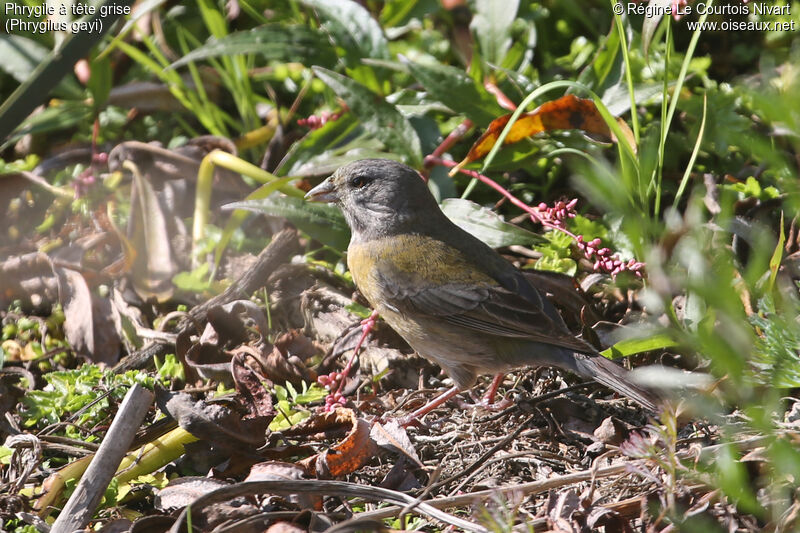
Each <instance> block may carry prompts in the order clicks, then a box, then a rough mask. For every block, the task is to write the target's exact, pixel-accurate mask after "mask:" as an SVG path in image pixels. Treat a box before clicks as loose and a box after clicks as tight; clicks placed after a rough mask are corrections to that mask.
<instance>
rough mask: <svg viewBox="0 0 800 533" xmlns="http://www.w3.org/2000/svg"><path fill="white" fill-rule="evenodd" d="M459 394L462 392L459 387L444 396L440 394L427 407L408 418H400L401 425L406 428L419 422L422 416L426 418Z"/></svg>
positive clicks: (407, 416)
mask: <svg viewBox="0 0 800 533" xmlns="http://www.w3.org/2000/svg"><path fill="white" fill-rule="evenodd" d="M459 392H461V389H459V388H458V387H453V388H452V389H450V390H448V391H447V392H443V393H442V394H440V395H439V396H437V397H436V398H434V399H433V400H431V401H429V402H428V403H426V404H425V405H423V406H422V407H420V408H419V409H417V410H416V411H414V412H413V413H410V414H407V415H406V416H404V417H402V418H400V419H399V420H398V421H399V422H400V425H401V426H403V427H405V426H408V425H409V424H411V423H412V422H416V421H418V419H419V418H420V417H421V416H424V415H426V414H428V413H430V412H431V411H433V410H434V409H436V408H437V407H439V406H440V405H442V404H443V403H444V402H446V401H447V400H449V399H450V398H452V397H453V396H455V395H456V394H458V393H459Z"/></svg>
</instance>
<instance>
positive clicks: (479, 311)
mask: <svg viewBox="0 0 800 533" xmlns="http://www.w3.org/2000/svg"><path fill="white" fill-rule="evenodd" d="M520 279H521V282H519V286H518V287H517V289H518V290H519V291H520V292H521V293H522V294H525V293H526V292H527V293H528V295H530V296H531V297H529V298H523V297H522V296H520V295H518V294H517V293H516V292H512V291H510V290H509V289H507V288H506V287H504V286H501V285H500V284H497V285H478V284H470V285H467V284H464V283H449V284H445V285H439V286H436V287H431V286H428V287H422V288H420V287H416V288H415V289H414V290H413V291H410V290H408V289H407V288H404V287H400V286H398V285H397V284H393V283H391V282H390V281H389V280H388V279H387V278H383V279H382V283H383V286H384V287H385V288H386V289H387V290H388V292H389V293H390V295H391V305H392V306H393V307H395V308H396V309H397V310H398V311H400V312H401V313H403V314H423V315H428V316H430V317H436V318H438V319H440V320H442V321H444V322H447V323H450V324H453V325H456V326H460V327H463V328H467V329H470V330H474V331H477V332H481V333H485V334H489V335H496V336H499V337H509V338H519V339H530V340H533V341H537V342H542V343H546V344H552V345H556V346H561V347H564V348H569V349H572V350H576V351H579V352H585V353H593V352H594V351H595V350H594V349H593V348H592V347H591V346H589V345H588V344H586V343H585V342H583V341H581V340H580V339H576V338H575V337H574V336H572V334H571V333H570V332H569V331H568V330H567V328H566V326H565V325H564V322H563V321H562V320H561V317H560V316H559V315H558V313H557V312H556V310H555V309H554V308H553V307H552V305H551V304H550V303H549V302H547V301H546V300H544V299H543V298H542V297H541V296H540V295H539V293H538V291H536V289H535V288H534V287H532V286H531V285H530V284H529V283H528V282H527V280H525V279H524V278H522V277H521V276H520ZM515 281H517V280H515Z"/></svg>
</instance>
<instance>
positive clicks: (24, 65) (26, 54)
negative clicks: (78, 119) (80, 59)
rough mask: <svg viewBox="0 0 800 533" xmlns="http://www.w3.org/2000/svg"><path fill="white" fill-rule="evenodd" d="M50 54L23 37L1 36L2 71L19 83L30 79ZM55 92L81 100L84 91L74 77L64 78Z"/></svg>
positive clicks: (34, 42) (31, 40)
mask: <svg viewBox="0 0 800 533" xmlns="http://www.w3.org/2000/svg"><path fill="white" fill-rule="evenodd" d="M49 53H50V50H48V49H47V47H46V46H44V45H43V44H40V43H38V42H36V41H34V40H33V39H29V38H27V37H23V36H21V35H0V57H2V58H3V60H2V61H0V69H2V70H3V71H4V72H6V74H9V75H10V76H11V77H13V78H14V79H15V80H17V81H18V82H20V83H22V82H24V81H25V80H27V79H28V77H29V76H30V75H31V74H32V73H33V71H34V69H35V68H36V67H37V66H39V64H40V63H42V62H43V61H44V60H45V59H46V58H47V55H48V54H49ZM54 91H56V92H57V93H58V94H61V95H62V96H68V97H71V98H80V96H81V94H82V93H83V89H81V86H80V85H79V84H78V82H77V81H76V80H75V78H74V77H73V76H64V77H63V78H62V79H61V81H59V82H58V85H57V86H56V87H55V89H54Z"/></svg>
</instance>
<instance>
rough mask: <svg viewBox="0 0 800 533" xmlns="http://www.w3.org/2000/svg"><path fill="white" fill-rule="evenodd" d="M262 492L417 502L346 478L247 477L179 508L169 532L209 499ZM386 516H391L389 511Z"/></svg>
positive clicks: (438, 515) (457, 522)
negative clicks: (258, 479) (274, 478)
mask: <svg viewBox="0 0 800 533" xmlns="http://www.w3.org/2000/svg"><path fill="white" fill-rule="evenodd" d="M261 493H276V494H294V493H304V494H335V495H337V496H351V497H359V498H364V499H367V500H384V501H388V502H391V503H394V504H397V505H406V504H409V503H415V502H416V499H415V498H413V497H411V496H409V495H408V494H403V493H402V492H397V491H394V490H389V489H384V488H381V487H369V486H364V485H358V484H356V483H348V482H346V481H329V480H301V481H285V480H279V481H275V480H271V481H249V482H245V483H237V484H236V485H231V486H229V487H223V488H221V489H217V490H215V491H212V492H209V493H207V494H204V495H203V496H200V497H199V498H197V499H196V500H195V501H194V502H192V503H191V504H190V505H188V506H187V507H186V508H185V509H184V510H183V511H182V512H181V514H180V516H178V519H177V520H175V523H174V524H173V525H172V527H171V528H170V530H169V531H170V533H179V532H180V531H181V530H182V527H183V524H184V522H185V521H186V515H187V514H188V513H189V512H192V513H197V511H198V509H203V508H205V507H206V506H208V505H211V504H212V503H218V502H223V501H227V500H230V499H232V498H236V497H239V496H252V495H253V494H261ZM393 509H395V512H396V510H397V507H393ZM415 510H416V512H417V513H419V514H423V515H426V516H429V517H431V518H435V519H436V520H439V521H441V522H444V523H445V524H451V525H453V526H455V527H457V528H459V529H463V530H465V531H474V532H476V533H488V530H487V529H486V528H484V527H483V526H481V525H478V524H474V523H472V522H469V521H467V520H464V519H463V518H459V517H457V516H453V515H451V514H449V513H445V512H444V511H441V510H440V508H438V507H433V506H431V505H429V504H428V503H427V502H420V503H419V504H418V505H417V507H416V509H415ZM359 516H361V515H359ZM389 516H391V514H390V515H389Z"/></svg>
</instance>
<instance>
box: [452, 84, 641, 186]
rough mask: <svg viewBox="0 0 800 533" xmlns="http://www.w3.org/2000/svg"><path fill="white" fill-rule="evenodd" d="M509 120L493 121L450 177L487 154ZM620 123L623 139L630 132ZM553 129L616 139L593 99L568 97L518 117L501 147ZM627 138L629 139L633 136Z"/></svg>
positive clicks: (505, 118)
mask: <svg viewBox="0 0 800 533" xmlns="http://www.w3.org/2000/svg"><path fill="white" fill-rule="evenodd" d="M510 119H511V115H510V114H508V115H504V116H502V117H500V118H497V119H495V120H493V121H492V123H491V124H489V127H488V128H487V129H486V132H485V133H484V134H483V135H482V136H481V138H480V139H478V140H477V142H476V143H475V144H473V145H472V148H470V150H469V153H468V154H467V157H465V158H464V160H463V161H461V162H460V163H459V164H458V165H456V166H455V167H453V169H452V170H451V171H450V175H453V174H455V173H456V172H457V171H458V170H459V169H461V168H462V167H464V166H465V165H467V164H469V163H471V162H473V161H475V160H477V159H480V158H481V157H483V156H485V155H486V154H488V153H489V152H490V151H491V149H492V147H493V146H494V145H495V143H496V142H497V139H498V138H499V137H500V134H501V133H502V132H503V129H504V128H505V127H506V124H508V121H509V120H510ZM619 122H620V126H621V127H622V130H623V132H626V137H628V133H627V131H630V130H629V129H628V127H627V124H625V123H624V122H623V121H619ZM553 130H582V131H584V132H586V133H591V134H594V135H601V136H604V137H606V138H608V139H612V140H615V139H614V135H613V134H612V133H611V131H610V130H609V128H608V125H607V124H606V122H605V120H603V117H602V115H600V112H599V111H598V110H597V106H595V104H594V101H593V100H590V99H586V98H578V97H577V96H575V95H572V94H568V95H566V96H562V97H561V98H559V99H558V100H551V101H549V102H545V103H543V104H542V105H540V106H539V107H537V108H536V109H535V110H533V111H531V112H530V113H523V114H522V115H520V117H519V119H517V121H516V122H515V123H514V125H513V126H511V130H509V132H508V135H506V138H505V139H504V141H503V144H504V145H506V144H512V143H515V142H519V141H521V140H522V139H525V138H526V137H530V136H531V135H536V134H537V133H542V132H545V131H553ZM626 130H627V131H626ZM630 137H632V134H631V136H630ZM628 142H630V141H628Z"/></svg>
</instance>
